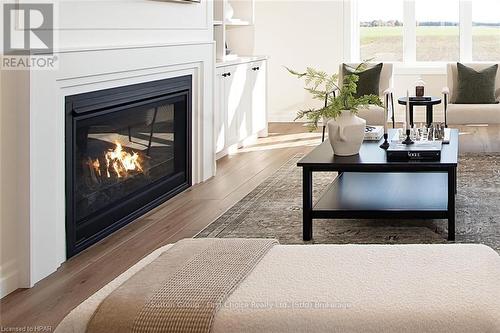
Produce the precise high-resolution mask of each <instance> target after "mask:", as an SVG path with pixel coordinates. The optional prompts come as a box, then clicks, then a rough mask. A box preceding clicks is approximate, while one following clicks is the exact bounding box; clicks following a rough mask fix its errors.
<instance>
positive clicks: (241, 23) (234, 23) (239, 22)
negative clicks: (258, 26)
mask: <svg viewBox="0 0 500 333" xmlns="http://www.w3.org/2000/svg"><path fill="white" fill-rule="evenodd" d="M224 24H225V25H227V26H246V25H250V22H248V21H243V20H235V21H226V22H224Z"/></svg>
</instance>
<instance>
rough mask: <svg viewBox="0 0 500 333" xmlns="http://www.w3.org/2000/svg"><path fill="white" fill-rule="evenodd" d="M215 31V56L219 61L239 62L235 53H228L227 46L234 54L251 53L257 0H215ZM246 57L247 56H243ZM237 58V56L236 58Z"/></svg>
mask: <svg viewBox="0 0 500 333" xmlns="http://www.w3.org/2000/svg"><path fill="white" fill-rule="evenodd" d="M213 4H214V6H213V28H214V29H213V33H214V41H215V56H216V59H217V62H218V63H228V62H229V63H238V62H239V61H238V60H235V57H234V56H233V55H226V47H227V49H229V50H230V51H231V52H232V53H234V54H238V55H239V54H251V53H252V52H253V50H252V49H251V45H253V44H252V42H251V41H249V40H248V38H249V36H252V34H251V31H250V29H253V24H254V13H255V0H214V2H213ZM241 58H245V57H241ZM236 59H237V58H236Z"/></svg>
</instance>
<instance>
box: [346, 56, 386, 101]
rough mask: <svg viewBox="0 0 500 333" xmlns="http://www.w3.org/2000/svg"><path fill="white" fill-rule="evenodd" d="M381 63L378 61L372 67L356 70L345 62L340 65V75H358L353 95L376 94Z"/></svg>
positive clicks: (377, 92)
mask: <svg viewBox="0 0 500 333" xmlns="http://www.w3.org/2000/svg"><path fill="white" fill-rule="evenodd" d="M383 65H384V64H383V63H380V64H377V65H375V66H373V67H370V68H367V69H365V70H364V71H356V69H355V68H352V67H349V66H347V65H346V64H344V65H343V66H342V75H343V76H344V77H345V76H347V75H351V74H356V75H357V76H359V80H358V87H357V89H356V94H355V97H361V96H364V95H376V96H378V94H379V86H380V73H381V72H382V66H383Z"/></svg>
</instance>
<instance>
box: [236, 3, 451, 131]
mask: <svg viewBox="0 0 500 333" xmlns="http://www.w3.org/2000/svg"><path fill="white" fill-rule="evenodd" d="M344 19H345V17H344V1H342V0H311V1H295V0H274V1H268V0H256V7H255V26H253V27H233V28H231V30H229V31H228V46H229V48H230V49H233V50H235V51H236V53H238V54H243V55H248V54H257V55H267V56H269V57H270V59H269V119H270V121H292V120H293V119H294V118H295V115H296V112H297V110H300V109H305V108H308V107H310V106H312V105H314V103H316V101H312V100H311V98H310V96H309V94H308V93H307V92H306V91H305V90H304V89H303V81H300V80H298V79H296V78H294V77H292V76H290V75H289V74H288V73H287V72H286V70H285V69H284V68H283V66H288V67H291V68H293V69H296V70H304V69H305V68H306V67H307V66H310V67H315V68H319V69H323V70H325V71H327V72H329V73H333V72H335V73H336V72H337V71H338V66H339V64H340V63H342V62H343V56H344V54H348V52H344V51H345V50H344V49H343V48H344V45H348V43H344V38H345V33H344V29H345V26H346V25H345V24H344V23H345V22H344ZM237 36H238V37H237ZM242 36H245V37H242ZM248 41H250V42H248ZM419 73H425V74H424V75H422V78H423V79H424V81H426V83H427V85H426V88H427V92H428V93H429V94H432V95H435V96H440V95H441V89H442V87H443V86H444V85H445V84H446V75H445V74H444V66H442V68H438V69H433V70H431V71H429V70H428V69H423V70H421V71H420V70H418V69H416V70H415V69H411V70H408V69H403V70H396V71H395V77H394V88H395V96H394V97H395V106H396V107H397V113H396V120H399V121H403V120H404V107H403V106H398V104H397V98H398V97H399V96H404V95H405V94H406V89H410V90H412V89H413V84H414V82H415V81H416V80H417V79H418V78H419ZM435 110H436V112H435V115H436V119H439V120H442V118H443V112H442V105H440V106H437V107H435ZM415 112H416V113H415V114H416V117H415V119H416V121H424V119H425V111H424V109H423V108H416V111H415Z"/></svg>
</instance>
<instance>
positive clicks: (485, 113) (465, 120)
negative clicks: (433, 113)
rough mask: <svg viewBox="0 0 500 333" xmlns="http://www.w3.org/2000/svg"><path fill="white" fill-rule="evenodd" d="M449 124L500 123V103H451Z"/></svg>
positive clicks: (448, 115) (448, 112)
mask: <svg viewBox="0 0 500 333" xmlns="http://www.w3.org/2000/svg"><path fill="white" fill-rule="evenodd" d="M447 123H448V125H467V124H500V104H449V105H448V110H447Z"/></svg>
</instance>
